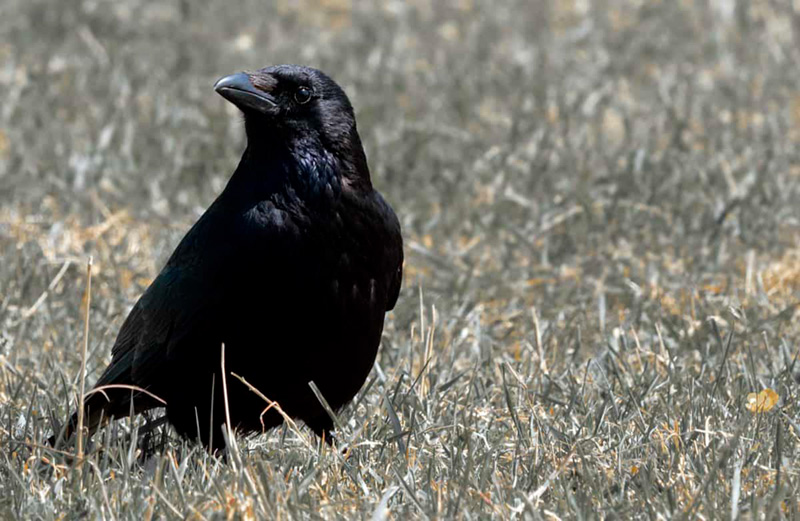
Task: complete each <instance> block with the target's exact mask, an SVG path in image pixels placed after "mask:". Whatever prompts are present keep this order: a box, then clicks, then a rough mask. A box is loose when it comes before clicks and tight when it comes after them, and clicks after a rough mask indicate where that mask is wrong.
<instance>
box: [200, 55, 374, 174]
mask: <svg viewBox="0 0 800 521" xmlns="http://www.w3.org/2000/svg"><path fill="white" fill-rule="evenodd" d="M214 90H216V91H217V93H219V94H220V95H221V96H222V97H223V98H225V99H226V100H228V101H230V102H231V103H233V104H234V105H236V106H237V107H238V108H239V110H241V111H242V112H243V113H244V116H245V122H246V128H247V138H248V144H249V145H248V146H253V147H258V148H274V146H275V145H287V146H289V147H301V148H307V147H308V148H314V147H321V148H322V149H324V150H325V151H326V152H328V153H329V154H332V155H333V156H334V157H336V158H337V159H338V160H340V161H341V162H342V163H343V165H342V166H343V167H344V168H345V169H346V170H351V171H352V173H353V174H357V175H358V177H363V176H364V175H366V180H367V182H369V173H368V170H367V166H366V158H365V156H364V151H363V148H362V145H361V140H360V138H359V136H358V132H357V130H356V120H355V116H354V115H353V107H352V105H350V100H349V99H348V98H347V95H346V94H345V93H344V91H343V90H342V88H341V87H339V85H337V84H336V82H335V81H333V80H332V79H331V78H329V77H328V76H327V75H325V74H324V73H323V72H321V71H318V70H317V69H312V68H311V67H305V66H301V65H275V66H272V67H266V68H264V69H260V70H257V71H249V72H239V73H236V74H232V75H230V76H225V77H224V78H221V79H220V80H219V81H217V83H216V85H214Z"/></svg>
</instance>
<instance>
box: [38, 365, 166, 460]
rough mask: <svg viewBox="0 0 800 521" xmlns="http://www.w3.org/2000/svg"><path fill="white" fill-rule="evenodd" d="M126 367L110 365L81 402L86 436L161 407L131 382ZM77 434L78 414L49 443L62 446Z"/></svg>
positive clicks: (152, 396)
mask: <svg viewBox="0 0 800 521" xmlns="http://www.w3.org/2000/svg"><path fill="white" fill-rule="evenodd" d="M129 367H130V366H129V365H127V366H126V365H123V364H117V365H113V364H112V365H111V366H109V368H108V369H106V372H105V373H103V375H102V376H101V377H100V379H99V380H98V381H97V383H96V384H95V386H94V389H92V390H91V391H90V392H89V393H88V394H87V396H85V397H84V400H83V412H84V414H83V428H84V432H85V434H86V435H87V436H91V435H92V434H94V433H95V432H96V431H97V429H99V428H100V427H102V426H103V424H105V423H106V422H108V421H110V420H111V419H112V418H124V417H126V416H128V415H131V414H138V413H140V412H142V411H145V410H147V409H152V408H154V407H159V406H162V407H163V405H164V402H163V401H161V400H160V399H158V398H157V397H156V396H155V395H153V394H150V393H149V392H147V391H146V390H142V389H140V388H138V387H136V386H134V385H133V384H132V382H131V378H130V371H129V369H128V368H129ZM77 430H78V412H77V411H75V412H74V413H73V414H72V416H71V417H70V419H69V421H67V422H66V424H65V425H64V426H63V428H61V429H60V431H59V432H56V433H54V434H53V436H51V437H50V438H49V439H48V443H49V444H50V446H52V447H56V448H57V447H59V446H63V445H64V444H65V443H66V442H67V441H69V440H70V439H71V438H72V437H73V436H74V435H75V433H76V432H77Z"/></svg>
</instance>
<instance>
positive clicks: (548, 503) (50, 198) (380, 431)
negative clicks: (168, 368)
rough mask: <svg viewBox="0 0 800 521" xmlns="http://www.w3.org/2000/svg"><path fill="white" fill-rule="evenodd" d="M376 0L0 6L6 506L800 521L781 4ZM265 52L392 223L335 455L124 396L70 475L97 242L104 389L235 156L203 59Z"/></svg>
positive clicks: (795, 218)
mask: <svg viewBox="0 0 800 521" xmlns="http://www.w3.org/2000/svg"><path fill="white" fill-rule="evenodd" d="M367 4H368V3H355V2H349V1H345V0H325V1H322V0H320V1H317V2H314V1H310V0H299V1H296V2H286V1H279V2H276V3H274V4H273V5H266V3H263V2H259V1H256V0H242V1H237V2H234V3H231V2H223V1H221V0H213V1H211V2H207V3H205V4H202V5H201V4H200V3H190V2H188V1H177V0H176V1H161V2H147V3H145V2H138V1H136V0H121V1H119V2H114V3H106V2H95V1H80V2H79V1H77V0H64V1H60V2H57V3H53V2H46V1H44V0H24V1H23V0H5V1H4V2H3V3H2V5H0V35H2V37H0V91H2V92H3V95H2V97H0V197H1V199H0V251H2V262H1V263H0V517H2V518H9V519H18V518H32V519H72V518H76V517H82V516H87V517H91V518H103V519H153V518H168V519H170V518H190V519H218V518H223V517H225V518H244V519H247V518H286V517H302V518H319V517H322V518H348V519H349V518H371V519H387V518H398V519H402V518H406V517H416V518H422V519H425V518H429V519H435V518H463V519H472V518H487V517H501V518H512V519H555V518H578V519H595V518H604V519H621V518H622V519H627V518H648V519H659V518H662V519H663V518H679V519H695V518H703V519H711V518H714V519H717V518H724V519H727V518H731V517H734V518H737V517H738V518H742V519H761V518H769V519H773V518H787V519H790V518H798V517H800V501H798V497H800V478H799V477H798V471H799V470H800V469H799V468H798V463H797V461H798V457H800V447H799V446H798V441H800V440H799V439H798V435H800V426H799V425H798V423H800V409H799V408H798V400H797V390H798V376H797V375H798V373H800V367H798V365H797V357H798V347H797V346H798V344H799V343H800V321H799V320H798V316H797V315H798V313H797V305H798V302H799V300H798V296H799V295H800V148H799V147H800V76H798V75H797V74H796V71H797V70H798V68H799V66H800V54H799V53H798V49H800V10H798V7H797V5H796V2H795V3H794V4H792V3H791V2H786V1H766V0H752V1H750V2H726V1H722V0H716V1H709V2H697V1H695V2H692V1H686V2H665V1H662V2H639V1H633V0H630V1H628V0H608V1H604V2H579V1H575V2H555V1H552V0H543V1H540V2H526V1H523V0H507V1H504V2H500V3H497V4H492V5H490V4H489V3H488V2H486V3H482V2H474V1H468V0H461V1H456V0H452V1H443V2H434V1H432V0H430V1H427V0H417V1H414V2H408V3H403V2H383V3H376V4H375V5H367ZM279 62H300V63H306V64H310V65H314V66H317V67H320V68H322V69H323V70H326V71H328V72H330V73H331V74H332V75H333V76H334V77H335V78H336V79H337V80H338V81H339V82H340V83H341V84H342V85H343V86H344V87H345V88H346V90H347V91H348V93H349V94H350V96H351V99H352V100H353V102H354V105H355V106H356V108H357V117H358V121H359V128H360V131H361V135H362V137H363V139H364V142H365V146H366V149H367V153H368V155H369V159H370V165H371V168H372V173H373V179H374V183H375V184H376V186H377V187H378V188H379V189H380V190H381V191H382V192H383V193H384V194H385V195H386V197H387V199H388V200H389V201H390V202H391V203H392V204H393V206H394V207H395V209H396V210H397V213H398V215H400V217H401V221H402V224H403V230H404V234H405V239H406V247H407V248H406V252H407V263H406V266H405V282H404V289H403V292H402V295H401V298H400V302H399V305H398V307H397V309H396V310H395V312H393V313H391V314H390V315H389V316H388V317H387V321H386V327H385V333H384V337H383V343H382V347H381V351H380V354H379V358H378V360H377V363H376V366H375V370H374V371H373V373H372V375H371V376H370V378H369V380H368V382H367V383H366V384H365V385H364V387H363V389H362V391H361V392H360V394H359V395H358V396H357V397H356V399H355V400H354V402H353V403H352V404H350V405H349V406H347V407H346V408H345V409H343V410H342V411H340V412H339V414H338V418H339V420H340V422H341V425H342V428H341V429H340V431H341V432H340V435H341V437H343V439H344V440H345V443H346V445H347V447H348V448H349V451H348V453H347V454H346V455H342V454H340V453H339V452H338V451H332V450H330V449H329V448H327V447H326V446H325V445H320V443H319V441H318V440H317V439H315V438H314V437H313V435H312V434H311V433H310V431H308V430H307V429H306V428H305V427H303V426H302V425H298V429H294V428H289V427H284V428H281V429H276V430H273V431H270V432H268V433H266V434H265V435H262V436H258V437H255V438H247V439H243V438H240V439H239V440H238V450H237V451H235V452H234V453H233V454H232V455H231V457H230V458H229V460H228V461H227V462H226V461H223V460H220V459H216V458H214V457H211V456H209V455H207V454H205V453H204V452H202V451H201V450H198V448H197V447H194V446H192V445H186V444H184V443H183V442H181V441H180V440H179V439H176V437H175V436H174V434H173V433H171V431H170V430H169V429H168V428H164V427H158V428H155V429H152V430H149V429H150V427H149V426H148V423H147V422H146V421H144V420H136V421H132V422H131V421H127V420H126V421H122V422H119V423H117V424H115V425H113V426H111V427H109V428H107V429H104V430H102V431H101V432H99V433H98V434H97V435H95V436H94V439H93V441H92V443H90V444H89V445H88V447H87V453H86V460H85V462H84V464H83V472H78V471H77V466H76V465H73V463H72V458H70V457H68V455H64V454H58V453H54V452H53V451H52V450H48V449H45V448H43V447H42V444H43V439H46V437H47V436H49V434H50V433H51V431H52V428H53V426H54V425H55V424H56V423H57V422H58V421H63V419H64V418H65V417H66V414H67V413H68V410H69V409H70V408H71V407H74V404H75V402H76V396H77V395H78V392H79V388H80V382H79V381H78V378H77V375H78V374H79V371H80V366H81V356H80V352H81V349H82V348H83V328H84V317H85V311H86V302H87V301H85V300H83V299H84V296H83V293H84V288H85V286H86V261H87V259H88V258H89V257H90V256H91V257H93V259H94V264H93V268H92V295H91V307H90V310H89V311H90V313H89V344H88V357H87V374H88V382H89V384H91V383H93V381H94V379H95V378H96V377H97V375H98V373H99V371H100V370H102V368H103V367H104V366H105V364H106V363H107V362H108V359H109V355H110V348H111V345H112V343H113V340H114V338H115V335H116V332H117V331H118V329H119V327H120V325H121V322H122V320H123V319H124V317H125V315H126V313H127V312H128V310H129V309H130V307H131V306H132V305H133V303H134V302H135V299H136V298H137V297H138V295H140V294H141V292H142V291H143V290H144V288H145V287H146V286H147V284H148V283H149V281H150V280H152V278H153V277H154V276H155V275H156V274H157V272H158V269H159V268H160V266H161V264H162V263H163V262H164V261H165V259H166V256H167V255H168V254H169V252H170V251H171V249H172V248H173V247H174V246H175V244H176V243H177V241H178V240H179V238H180V237H181V235H182V234H183V233H184V232H185V231H186V230H187V229H188V226H189V225H191V223H192V222H193V221H194V220H195V219H196V218H197V217H198V216H199V214H200V213H201V212H202V211H203V209H204V208H205V207H206V206H207V205H208V204H209V203H210V201H211V200H213V198H214V196H215V195H216V194H217V193H219V191H220V190H221V189H222V187H223V186H224V183H225V180H226V179H227V176H228V175H229V174H230V172H231V171H232V170H233V168H234V166H235V164H236V162H237V160H238V158H239V155H240V153H241V149H242V142H243V131H242V130H243V129H242V125H241V120H240V118H239V116H238V115H237V114H236V112H235V110H233V109H232V108H231V107H229V106H227V105H226V103H225V102H224V100H222V99H221V98H219V97H218V96H216V95H215V94H214V93H213V90H212V88H211V86H212V85H213V82H214V80H216V79H217V78H218V77H220V76H222V75H225V74H228V73H231V72H235V71H238V70H242V69H246V68H254V67H260V66H264V65H267V64H272V63H279ZM227 385H228V386H233V385H244V384H243V383H242V382H241V381H239V380H238V379H236V378H234V377H231V378H228V379H227ZM765 389H771V390H773V391H774V392H775V393H777V396H778V401H777V404H776V405H775V406H774V407H772V408H770V409H769V410H764V411H761V412H752V411H751V410H750V409H751V408H752V407H751V408H748V404H749V403H750V402H749V401H748V400H749V399H750V398H749V395H750V393H759V392H761V391H763V390H765ZM145 431H148V432H146V433H145ZM72 450H74V448H73V449H72Z"/></svg>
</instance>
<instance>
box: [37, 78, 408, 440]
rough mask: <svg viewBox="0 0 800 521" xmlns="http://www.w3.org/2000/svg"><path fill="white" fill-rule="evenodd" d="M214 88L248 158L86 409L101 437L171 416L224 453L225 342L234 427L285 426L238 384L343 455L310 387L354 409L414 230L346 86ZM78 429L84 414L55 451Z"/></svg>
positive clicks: (174, 258)
mask: <svg viewBox="0 0 800 521" xmlns="http://www.w3.org/2000/svg"><path fill="white" fill-rule="evenodd" d="M214 89H215V90H216V92H217V93H219V94H220V95H221V96H222V97H223V98H225V99H226V100H228V101H229V102H231V103H233V104H234V105H235V106H236V107H238V108H239V109H240V110H241V112H242V113H243V114H244V126H245V131H246V134H247V146H246V149H245V151H244V154H243V156H242V159H241V161H240V162H239V165H238V167H237V168H236V170H235V172H234V173H233V175H232V176H231V178H230V180H229V181H228V183H227V185H226V187H225V189H224V190H223V191H222V193H221V194H220V195H219V196H218V197H217V199H216V200H215V201H214V202H213V203H212V204H211V206H210V207H209V208H208V209H207V210H206V212H205V213H204V214H203V215H202V216H201V217H200V219H199V220H198V221H197V222H196V223H195V224H194V225H193V226H192V227H191V229H190V230H189V231H188V233H187V234H186V235H185V236H184V237H183V239H182V240H181V241H180V243H179V244H178V247H177V248H176V249H175V251H174V252H173V253H172V255H171V256H170V258H169V260H168V261H167V263H166V265H165V266H164V268H163V269H162V270H161V272H160V273H159V275H158V277H157V278H156V279H155V280H154V281H153V282H152V284H151V285H150V286H149V287H148V288H147V290H146V291H145V292H144V294H143V295H142V296H141V298H140V299H139V300H138V302H136V304H135V305H134V306H133V309H132V310H131V312H130V314H129V315H128V317H127V319H126V320H125V322H124V323H123V325H122V328H121V329H120V331H119V334H118V336H117V339H116V341H115V343H114V346H113V348H112V351H111V363H110V364H109V366H108V367H107V368H106V369H105V371H104V372H103V373H102V375H101V376H100V378H99V379H98V380H97V382H96V384H95V389H97V390H102V392H94V393H87V396H86V397H85V399H84V402H83V407H84V410H85V427H86V429H87V430H88V434H89V435H91V434H92V433H93V432H95V431H96V430H97V428H99V427H100V426H101V424H103V423H105V421H107V420H109V419H112V418H120V417H126V416H128V415H129V414H130V413H131V412H133V413H134V414H137V413H141V412H143V411H146V410H148V409H152V408H155V407H166V417H167V420H168V421H169V422H170V423H171V424H172V426H173V427H174V429H175V430H176V431H177V432H178V433H179V434H181V435H182V436H184V437H186V438H189V439H192V440H199V441H200V442H201V443H202V444H203V445H205V447H206V448H207V449H208V450H210V451H212V452H213V451H215V450H218V449H224V448H225V442H224V440H223V436H222V433H221V431H220V428H221V427H222V426H224V424H225V421H226V420H225V418H226V414H225V413H226V411H225V402H224V399H223V395H224V392H223V389H222V373H221V364H220V362H221V349H222V345H223V344H224V345H225V366H226V380H227V402H228V407H229V414H230V421H231V425H230V426H231V427H232V428H233V429H235V430H236V431H238V432H240V433H242V434H252V433H257V432H263V431H264V430H265V429H269V428H272V427H275V426H277V425H280V424H281V423H282V422H283V416H282V415H281V414H279V413H278V412H277V411H276V410H275V408H273V409H270V410H269V411H267V412H266V413H264V414H263V415H262V413H263V411H264V409H265V408H266V406H267V403H265V401H264V400H263V399H262V398H261V397H259V396H258V395H257V394H256V393H254V392H252V391H251V390H250V389H249V388H248V387H246V386H245V385H244V384H243V383H242V382H241V381H239V380H238V379H236V378H233V377H232V376H231V373H235V374H237V375H240V376H241V377H243V378H244V379H245V380H247V382H249V383H250V384H251V385H252V386H253V387H255V388H256V389H258V390H259V391H260V392H261V393H262V394H263V395H265V396H266V397H267V398H268V399H269V400H272V401H275V402H277V403H278V404H279V405H280V408H281V409H282V410H283V411H284V412H285V414H286V415H288V416H290V417H293V418H297V419H300V420H302V421H303V422H304V423H305V424H306V425H307V426H308V427H310V428H311V430H312V431H313V432H315V433H316V434H317V435H318V436H320V437H322V438H323V439H325V440H326V441H328V442H329V443H330V442H331V431H332V430H333V427H334V426H333V422H332V419H331V417H330V415H329V414H328V413H327V412H326V410H325V409H324V408H323V406H322V405H321V402H320V400H319V398H318V397H317V396H316V395H315V393H314V392H313V390H312V388H311V387H310V385H309V382H311V381H313V382H314V383H315V384H316V386H317V388H318V389H319V391H320V392H321V394H322V396H323V397H324V399H325V400H326V401H327V403H328V404H329V405H330V407H331V408H333V410H339V409H341V407H342V406H343V405H345V404H346V403H347V402H348V401H350V400H351V399H352V398H353V397H354V396H355V394H356V393H357V392H358V390H359V389H360V388H361V386H362V385H363V383H364V381H365V380H366V378H367V376H368V375H369V372H370V370H371V368H372V366H373V364H374V361H375V357H376V355H377V351H378V345H379V343H380V339H381V333H382V330H383V322H384V314H385V313H386V312H387V311H388V310H391V309H392V308H393V307H394V305H395V303H396V302H397V298H398V294H399V291H400V285H401V279H402V265H403V245H402V237H401V233H400V223H399V222H398V219H397V216H396V215H395V213H394V211H393V210H392V208H391V207H390V206H389V204H388V203H387V202H386V201H385V200H384V199H383V197H382V196H381V195H380V194H379V193H378V192H377V191H376V190H375V189H374V188H373V186H372V182H371V180H370V173H369V168H368V166H367V158H366V156H365V154H364V149H363V147H362V144H361V139H360V137H359V134H358V131H357V129H356V120H355V116H354V114H353V108H352V106H351V104H350V101H349V100H348V98H347V96H346V95H345V93H344V91H343V90H342V89H341V87H339V85H337V84H336V83H335V82H334V81H333V80H332V79H331V78H330V77H328V76H327V75H325V74H324V73H322V72H321V71H319V70H316V69H313V68H310V67H305V66H299V65H278V66H272V67H267V68H264V69H260V70H257V71H252V72H240V73H237V74H233V75H230V76H226V77H224V78H222V79H220V80H219V81H218V82H217V83H216V85H215V86H214ZM130 386H134V387H135V388H137V389H142V390H144V391H146V392H142V391H139V390H132V389H131V388H130ZM153 395H154V396H157V397H158V398H160V399H161V400H163V401H164V402H166V405H163V404H162V403H160V402H159V401H158V400H155V399H154V398H153V397H152V396H153ZM76 428H77V412H76V413H75V414H73V415H72V418H71V419H70V420H69V422H68V423H67V425H66V427H65V428H64V429H63V432H61V433H60V436H55V435H54V437H53V438H51V441H53V442H54V441H56V439H58V440H66V439H68V437H69V436H71V435H72V434H73V433H74V432H75V430H76Z"/></svg>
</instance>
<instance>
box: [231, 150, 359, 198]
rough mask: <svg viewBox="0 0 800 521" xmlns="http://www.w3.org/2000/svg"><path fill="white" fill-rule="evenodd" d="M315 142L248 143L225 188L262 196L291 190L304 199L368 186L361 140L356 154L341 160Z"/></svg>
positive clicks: (335, 194)
mask: <svg viewBox="0 0 800 521" xmlns="http://www.w3.org/2000/svg"><path fill="white" fill-rule="evenodd" d="M314 145H315V144H304V143H292V144H290V145H289V146H275V145H274V144H273V145H272V146H258V145H257V144H254V143H248V146H247V150H246V151H245V153H244V156H243V157H242V161H241V163H240V164H239V166H238V168H237V169H236V172H235V173H234V175H233V177H232V178H231V182H230V184H229V187H228V189H231V190H233V191H236V192H239V191H240V190H245V189H246V190H247V192H248V193H247V194H239V195H245V197H247V198H250V197H254V198H257V199H265V198H267V197H269V196H270V195H272V194H276V193H281V192H285V193H290V192H291V193H294V194H296V195H298V196H301V197H302V198H303V199H305V200H307V201H308V202H312V201H317V202H320V203H324V202H325V201H332V200H336V199H338V198H339V197H340V196H341V194H342V192H343V191H355V190H364V189H367V188H368V189H371V188H372V185H371V183H370V180H369V170H368V167H367V163H366V158H365V157H364V154H363V150H362V149H361V143H360V142H359V143H358V148H359V153H360V154H359V155H360V157H359V158H358V159H356V161H355V162H354V161H353V160H342V159H339V158H338V157H337V155H338V154H335V153H333V152H330V151H328V150H327V149H326V148H324V147H320V146H314Z"/></svg>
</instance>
